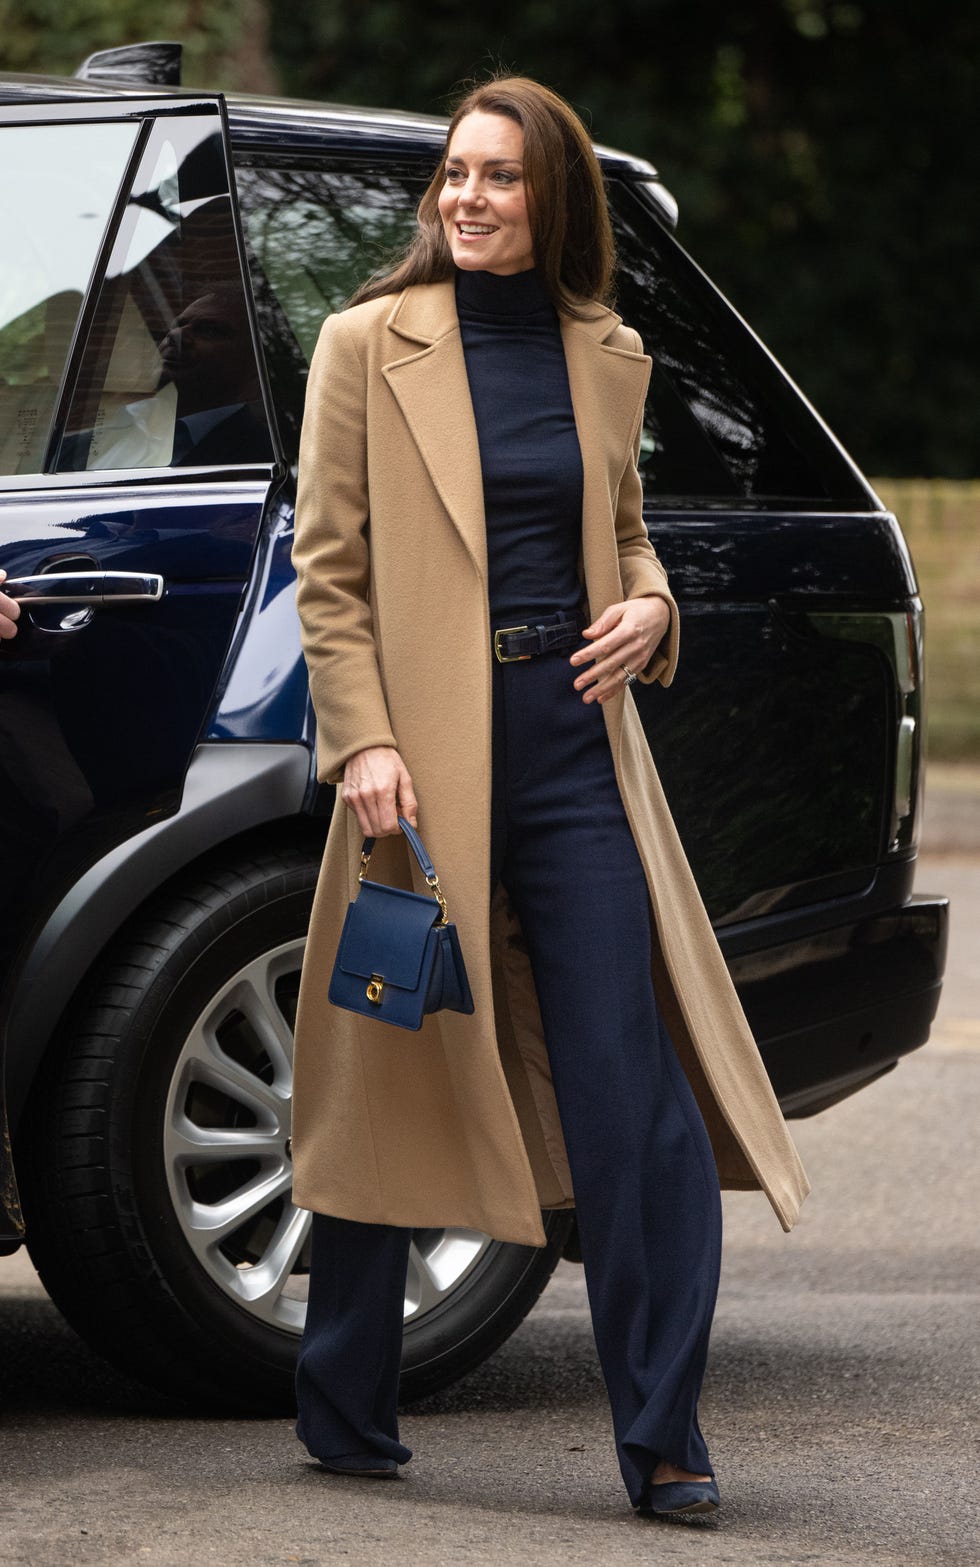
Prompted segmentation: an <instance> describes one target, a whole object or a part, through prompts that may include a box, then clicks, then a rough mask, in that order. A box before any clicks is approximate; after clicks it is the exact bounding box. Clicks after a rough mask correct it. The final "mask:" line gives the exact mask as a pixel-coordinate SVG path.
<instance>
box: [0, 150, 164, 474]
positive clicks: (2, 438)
mask: <svg viewBox="0 0 980 1567" xmlns="http://www.w3.org/2000/svg"><path fill="white" fill-rule="evenodd" d="M138 133H139V126H138V125H137V124H132V123H129V124H99V123H95V124H91V123H90V124H82V125H7V126H3V127H2V128H0V212H2V213H3V223H2V228H0V473H3V474H18V473H40V472H41V471H42V469H43V467H44V453H45V450H46V448H47V444H48V433H49V430H50V426H51V421H52V418H53V415H54V411H55V404H56V402H57V398H58V390H59V387H60V385H61V378H62V374H63V371H64V366H65V359H66V356H67V354H68V349H69V346H70V344H71V341H72V337H73V335H74V332H75V326H76V323H77V320H78V313H79V310H80V309H81V305H82V300H83V299H84V297H85V294H86V291H87V289H88V286H89V280H90V278H91V275H92V269H93V267H94V265H95V261H96V257H97V255H98V253H99V247H100V245H101V244H102V240H103V237H104V234H105V230H106V225H107V223H108V221H109V218H110V215H111V213H112V209H113V206H114V204H115V200H116V194H117V192H118V190H119V188H120V185H121V184H122V180H123V176H124V174H125V172H126V167H127V164H128V161H129V159H130V157H131V155H132V151H133V148H134V146H135V143H136V137H137V135H138Z"/></svg>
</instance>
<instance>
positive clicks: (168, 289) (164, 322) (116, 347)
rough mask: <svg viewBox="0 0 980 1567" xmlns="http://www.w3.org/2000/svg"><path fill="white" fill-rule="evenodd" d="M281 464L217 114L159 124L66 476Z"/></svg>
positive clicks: (63, 446) (126, 218)
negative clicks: (248, 302)
mask: <svg viewBox="0 0 980 1567" xmlns="http://www.w3.org/2000/svg"><path fill="white" fill-rule="evenodd" d="M271 459H272V444H271V440H270V436H269V429H268V422H267V420H266V417H265V412H264V408H263V403H262V395H261V389H260V383H259V375H258V369H257V365H256V360H255V351H254V347H253V343H252V335H251V329H250V326H249V319H248V313H247V309H246V301H245V291H244V287H243V282H242V276H241V268H240V265H239V260H238V251H237V245H236V241H235V231H234V221H233V216H232V208H231V200H230V197H229V194H228V180H227V174H226V172H225V161H224V155H223V150H222V144H221V136H220V133H219V132H218V131H217V130H216V129H215V121H214V119H213V118H212V117H203V116H202V117H200V118H198V117H193V116H188V117H186V118H185V117H177V116H167V117H161V118H160V119H159V120H157V121H156V122H155V124H154V126H153V129H152V131H151V134H150V138H149V141H148V143H147V147H146V151H145V153H144V156H143V157H142V159H141V161H140V166H139V169H138V171H137V174H136V177H135V179H134V182H133V186H132V189H131V191H130V193H129V198H128V201H127V203H126V207H125V211H124V213H123V216H122V220H121V223H120V226H119V232H118V234H117V237H116V241H115V244H114V246H113V250H112V254H111V256H110V258H109V263H108V266H107V268H106V275H105V280H104V282H103V285H102V288H101V290H100V292H99V296H98V299H97V300H96V303H95V308H94V311H93V314H92V319H91V323H90V325H89V330H88V335H87V339H86V344H85V351H84V354H83V357H82V361H81V367H80V371H79V374H78V377H77V381H76V385H75V390H74V394H73V397H72V401H71V406H70V408H69V411H68V418H67V422H66V427H65V430H64V432H63V435H62V438H61V442H60V448H59V451H58V457H57V467H58V470H59V471H62V472H64V471H67V472H78V471H81V470H84V471H92V470H99V469H133V468H166V467H169V466H176V467H211V466H226V465H230V464H237V463H249V464H252V463H255V462H263V461H270V460H271Z"/></svg>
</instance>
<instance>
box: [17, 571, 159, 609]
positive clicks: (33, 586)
mask: <svg viewBox="0 0 980 1567" xmlns="http://www.w3.org/2000/svg"><path fill="white" fill-rule="evenodd" d="M0 593H6V594H7V596H8V597H9V598H13V599H20V601H21V602H22V603H27V604H29V605H33V604H104V605H108V604H137V603H143V602H146V601H147V600H149V602H150V603H155V602H156V600H157V599H161V598H162V597H163V578H162V577H161V576H158V575H157V573H156V572H152V571H150V572H143V571H61V572H57V571H49V572H44V573H42V574H41V575H40V576H38V577H9V578H8V579H7V581H6V582H3V583H0Z"/></svg>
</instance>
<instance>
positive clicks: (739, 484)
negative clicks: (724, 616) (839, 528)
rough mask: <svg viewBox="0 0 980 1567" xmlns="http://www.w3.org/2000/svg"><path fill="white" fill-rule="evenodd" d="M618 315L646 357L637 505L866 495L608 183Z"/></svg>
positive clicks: (795, 400) (718, 306) (635, 195)
mask: <svg viewBox="0 0 980 1567" xmlns="http://www.w3.org/2000/svg"><path fill="white" fill-rule="evenodd" d="M610 197H611V203H612V209H613V226H614V229H615V233H616V247H617V251H618V255H619V273H618V284H617V286H618V295H619V298H618V306H617V308H618V309H619V311H620V313H621V314H622V316H623V318H624V319H625V320H626V321H627V322H628V323H629V325H630V326H633V327H635V328H636V330H637V331H638V332H639V333H640V334H641V336H642V338H643V344H644V348H645V349H646V351H647V353H648V354H650V355H651V357H652V359H653V371H652V376H651V382H650V391H649V394H648V397H647V405H646V413H645V418H644V424H643V434H642V438H641V440H642V444H641V456H640V469H641V472H642V474H643V486H644V494H645V496H646V498H647V500H648V502H651V501H652V502H653V503H654V504H662V505H680V506H684V505H690V504H700V503H701V502H704V501H708V502H711V501H713V500H719V501H725V502H728V503H729V504H731V503H732V502H733V501H740V502H749V503H752V502H754V503H778V504H780V505H794V504H798V503H803V504H804V505H811V504H813V503H817V504H820V503H822V502H823V503H826V502H836V501H844V502H858V503H860V504H861V505H866V504H867V502H868V492H867V490H866V489H865V487H864V485H863V484H862V482H861V480H860V478H859V477H858V475H857V474H856V472H855V470H854V469H853V467H852V465H851V463H850V462H849V460H848V458H847V457H846V456H845V455H844V453H843V452H842V451H841V449H840V447H839V446H838V444H837V442H836V441H835V440H834V438H833V436H831V435H830V433H829V431H827V429H826V428H825V427H824V425H823V424H822V422H821V421H820V419H819V418H818V417H817V416H816V414H815V413H814V412H813V410H812V409H811V408H810V406H809V404H808V403H807V402H806V401H805V399H804V398H802V397H801V396H800V394H799V392H798V391H797V389H796V388H795V387H794V386H793V385H792V383H791V382H790V381H789V379H788V378H787V377H786V376H785V375H784V374H783V372H782V371H781V370H780V368H779V366H778V365H777V364H776V363H775V361H774V360H773V359H772V358H771V356H770V355H769V353H768V352H767V351H766V349H765V348H764V347H763V346H762V344H761V343H760V342H759V341H758V339H757V338H756V337H755V335H754V334H753V332H752V331H751V330H750V329H749V328H748V327H747V326H746V324H745V322H744V321H742V320H741V319H740V318H739V316H738V315H737V314H736V313H735V311H734V310H733V309H732V308H731V306H730V305H729V304H728V303H727V301H726V300H725V299H724V298H723V297H722V296H721V295H720V294H719V293H718V291H717V289H716V288H715V287H714V286H713V285H712V284H711V282H710V281H709V280H708V278H706V277H705V275H704V273H703V272H701V271H700V269H699V268H698V267H697V266H696V265H695V264H694V262H693V261H692V260H691V258H690V257H689V256H688V255H687V254H686V253H685V252H684V251H683V250H682V248H681V247H680V245H678V244H677V242H676V240H674V239H673V237H672V236H671V235H669V234H668V233H667V232H666V231H665V230H664V228H663V227H662V225H661V224H660V223H659V222H658V221H657V219H656V217H655V216H654V214H653V211H652V208H651V207H650V206H649V205H648V204H647V202H646V201H645V200H644V198H643V191H642V187H637V186H636V185H630V184H627V183H626V182H624V181H618V180H613V181H611V182H610Z"/></svg>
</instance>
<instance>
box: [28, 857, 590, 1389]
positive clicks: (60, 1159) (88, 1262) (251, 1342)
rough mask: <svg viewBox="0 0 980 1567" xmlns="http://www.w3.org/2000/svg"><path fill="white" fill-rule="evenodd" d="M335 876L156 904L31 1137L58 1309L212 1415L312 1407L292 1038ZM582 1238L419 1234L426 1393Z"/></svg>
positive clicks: (294, 864)
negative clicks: (301, 1359) (543, 1241)
mask: <svg viewBox="0 0 980 1567" xmlns="http://www.w3.org/2000/svg"><path fill="white" fill-rule="evenodd" d="M318 870H319V846H318V845H317V844H316V843H315V842H314V843H310V844H301V845H299V846H296V845H287V846H284V847H282V848H279V849H266V848H263V849H262V850H260V851H258V852H255V853H252V854H249V853H248V852H240V853H239V855H237V856H236V857H235V858H232V857H231V856H230V855H229V856H225V855H219V856H216V857H215V858H214V859H212V860H210V861H209V862H206V863H202V864H201V865H199V866H197V867H196V868H195V869H194V870H193V871H190V872H188V873H185V874H184V875H183V876H181V877H180V878H179V879H177V880H175V881H174V882H172V883H170V884H169V885H168V886H167V887H166V888H165V889H164V890H163V891H162V892H160V893H159V894H157V895H155V896H154V898H153V899H152V900H151V902H150V903H149V904H148V905H147V906H146V907H145V908H144V910H143V911H142V912H141V913H140V915H139V916H137V917H136V918H135V919H134V920H133V921H132V922H131V923H130V924H129V926H128V927H127V928H126V929H125V930H124V931H123V932H122V933H121V934H120V935H119V937H118V938H117V940H116V941H115V942H114V944H113V946H112V948H111V950H109V951H108V952H107V954H106V956H105V959H104V961H103V962H102V963H101V965H100V966H99V969H98V972H96V973H95V974H94V975H93V976H92V978H91V981H90V983H89V984H88V985H87V986H86V989H85V992H84V994H83V995H81V996H80V997H79V1000H78V1004H77V1006H76V1007H75V1008H74V1009H73V1012H72V1014H71V1016H70V1017H69V1019H68V1021H67V1023H66V1026H65V1027H64V1029H63V1030H62V1033H61V1036H60V1038H59V1041H58V1043H57V1045H56V1047H55V1048H54V1050H53V1051H52V1053H51V1056H50V1058H49V1060H48V1061H47V1063H46V1065H45V1068H44V1070H43V1071H42V1073H41V1075H40V1078H39V1080H38V1083H37V1085H36V1088H35V1091H34V1093H33V1095H32V1099H31V1103H30V1106H29V1109H28V1114H27V1117H26V1120H25V1126H24V1133H23V1135H22V1137H21V1138H20V1139H19V1164H18V1168H19V1169H22V1170H23V1171H24V1181H23V1184H24V1188H25V1190H24V1204H25V1210H26V1216H27V1227H28V1244H29V1249H30V1252H31V1256H32V1259H33V1261H34V1263H35V1266H36V1267H37V1269H38V1272H39V1273H40V1275H41V1279H42V1281H43V1283H44V1285H45V1287H46V1288H47V1290H48V1292H49V1293H50V1295H51V1297H52V1299H53V1300H54V1301H55V1303H56V1304H57V1305H58V1307H59V1308H60V1309H61V1311H62V1312H63V1314H64V1315H65V1317H67V1319H68V1321H69V1322H70V1323H71V1324H72V1325H73V1326H74V1327H75V1328H76V1330H77V1331H78V1332H79V1333H80V1334H81V1336H82V1337H83V1338H85V1339H86V1340H87V1341H88V1342H89V1343H90V1344H92V1345H93V1346H94V1347H95V1348H96V1349H98V1350H99V1351H100V1352H101V1353H102V1354H103V1355H104V1356H105V1357H106V1358H107V1359H108V1360H109V1361H111V1362H112V1363H113V1364H115V1365H116V1366H118V1367H119V1368H120V1369H122V1370H123V1371H125V1372H127V1373H128V1374H130V1375H132V1376H134V1377H136V1378H138V1379H140V1380H141V1381H142V1382H144V1383H146V1384H148V1385H149V1386H151V1387H153V1388H155V1389H157V1390H159V1391H162V1392H163V1393H165V1394H168V1395H170V1396H174V1397H177V1398H179V1399H181V1400H182V1401H186V1402H189V1403H191V1404H192V1405H194V1406H195V1407H198V1408H221V1409H229V1410H234V1411H237V1412H250V1413H251V1412H254V1413H285V1412H288V1411H290V1410H291V1409H292V1408H293V1407H294V1396H293V1368H294V1364H295V1357H296V1349H297V1344H298V1338H299V1333H300V1331H301V1328H302V1321H303V1317H304V1315H305V1286H306V1280H307V1276H308V1266H309V1238H308V1230H309V1215H308V1214H305V1213H303V1212H302V1210H299V1209H296V1208H294V1207H293V1206H292V1203H291V1201H290V1190H289V1188H290V1181H291V1176H290V1168H289V1108H290V1095H291V1043H292V1025H293V1020H294V1017H295V1004H296V995H297V992H298V985H299V971H300V965H301V960H302V951H303V945H304V941H305V936H306V931H307V927H308V923H309V916H310V907H311V903H312V897H313V891H314V888H315V884H316V877H317V873H318ZM239 1221H240V1222H239ZM571 1224H572V1220H571V1218H570V1216H569V1215H567V1214H558V1213H554V1214H549V1215H547V1216H546V1233H547V1239H548V1243H547V1245H546V1246H544V1247H543V1248H535V1247H519V1246H513V1245H507V1244H503V1243H500V1242H494V1241H490V1240H489V1238H488V1237H486V1236H482V1235H477V1234H476V1233H474V1232H472V1231H459V1230H447V1231H434V1230H425V1231H417V1232H416V1234H415V1236H414V1239H413V1248H412V1261H411V1264H410V1270H409V1286H408V1295H407V1299H406V1326H405V1341H404V1358H403V1370H402V1394H403V1396H404V1397H407V1398H411V1397H417V1396H419V1395H421V1394H424V1393H429V1392H433V1391H435V1390H437V1389H439V1388H441V1387H444V1386H446V1385H447V1384H449V1383H451V1382H453V1381H455V1380H456V1379H457V1378H459V1377H460V1376H462V1375H463V1374H465V1373H466V1372H467V1371H470V1370H472V1369H473V1368H474V1367H475V1366H477V1365H478V1364H479V1363H480V1362H481V1361H482V1360H484V1359H485V1358H486V1357H487V1356H488V1355H489V1354H491V1353H492V1352H493V1351H494V1350H495V1349H496V1348H497V1347H498V1346H499V1345H500V1344H501V1343H502V1342H503V1341H504V1339H506V1338H507V1337H508V1335H509V1334H510V1333H511V1332H513V1330H514V1328H515V1327H516V1326H517V1325H518V1323H520V1322H521V1321H522V1320H523V1318H524V1317H525V1315H526V1314H527V1312H528V1311H529V1310H530V1308H531V1306H532V1305H533V1304H534V1302H535V1301H536V1300H537V1298H538V1296H539V1295H540V1293H541V1291H542V1289H543V1288H544V1286H545V1284H546V1283H547V1280H548V1278H549V1277H550V1275H551V1273H552V1271H553V1269H554V1267H555V1264H556V1262H557V1261H558V1259H559V1257H560V1255H561V1252H562V1248H563V1246H564V1244H565V1241H566V1239H567V1237H568V1234H569V1230H570V1228H571Z"/></svg>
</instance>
